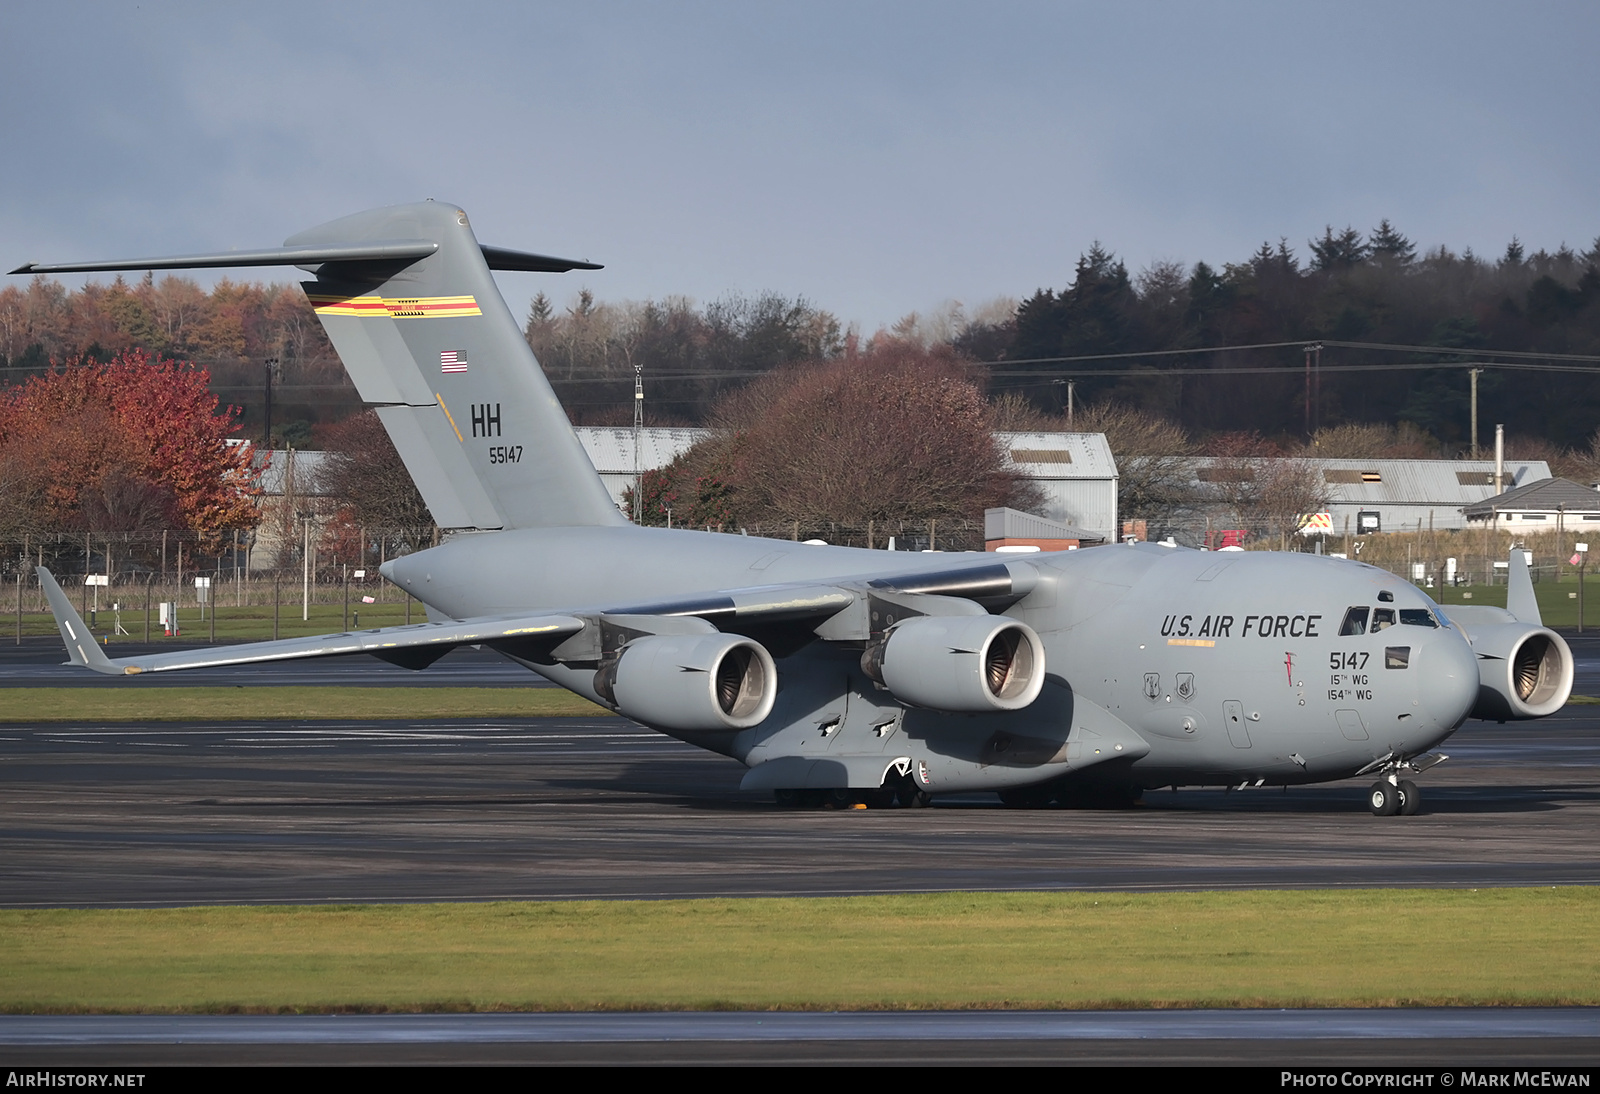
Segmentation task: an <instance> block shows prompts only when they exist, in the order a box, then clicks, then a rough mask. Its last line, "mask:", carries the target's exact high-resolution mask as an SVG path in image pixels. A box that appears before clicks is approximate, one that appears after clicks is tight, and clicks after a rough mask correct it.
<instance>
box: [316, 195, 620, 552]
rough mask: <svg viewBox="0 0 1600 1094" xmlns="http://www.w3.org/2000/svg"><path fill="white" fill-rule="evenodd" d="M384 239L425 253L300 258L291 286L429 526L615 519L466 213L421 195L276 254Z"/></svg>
mask: <svg viewBox="0 0 1600 1094" xmlns="http://www.w3.org/2000/svg"><path fill="white" fill-rule="evenodd" d="M397 239H401V240H422V241H431V242H433V243H437V244H438V247H437V249H436V250H434V251H432V252H431V253H429V254H427V255H425V256H424V257H422V258H414V257H407V256H402V257H400V258H396V259H392V260H391V259H383V258H379V259H358V260H354V261H331V262H323V263H320V264H317V265H311V264H307V265H306V267H305V268H306V269H309V270H311V271H312V272H314V273H315V274H316V280H315V281H309V282H306V283H305V286H304V287H305V291H306V295H307V296H308V297H309V298H310V300H311V304H312V306H313V307H314V308H315V309H316V312H317V317H318V318H319V319H320V320H322V324H323V326H324V327H325V328H326V329H327V331H328V337H329V338H330V339H332V341H333V345H334V348H335V349H336V350H337V351H338V353H339V357H340V358H341V359H342V360H343V362H344V365H345V368H346V369H347V370H349V373H350V378H351V379H352V380H353V381H354V382H355V385H356V389H357V390H358V391H359V392H360V393H361V398H362V399H363V400H364V401H366V402H367V403H370V404H374V405H376V406H377V408H378V416H379V417H380V418H381V419H382V420H383V424H384V426H385V428H387V429H388V431H389V436H390V437H391V438H393V440H394V444H395V447H396V448H397V449H399V451H400V458H401V459H402V460H404V461H405V465H406V469H407V470H408V471H409V472H410V473H411V477H412V479H413V480H415V482H416V484H417V489H418V490H420V491H421V493H422V497H423V500H425V501H426V502H427V503H428V508H429V509H430V510H432V512H433V517H434V521H435V522H436V523H437V524H439V525H440V526H441V527H444V528H484V529H490V528H533V527H549V526H559V525H617V524H625V523H627V522H626V520H625V519H624V518H623V517H622V515H621V514H620V513H619V512H617V508H616V506H615V505H614V504H613V503H612V501H611V498H610V495H609V494H608V493H607V492H606V488H605V486H604V484H603V483H602V482H601V481H600V476H599V475H597V474H596V473H595V470H594V466H593V465H592V464H591V463H590V462H589V458H588V456H587V455H585V453H584V451H583V448H582V446H581V445H580V444H579V443H578V439H577V437H576V436H574V434H573V432H572V428H571V426H570V424H569V423H568V421H567V416H566V414H565V413H564V412H563V411H562V409H561V405H560V403H558V402H557V401H556V397H555V393H554V392H553V391H552V390H551V389H550V385H549V383H548V382H547V381H546V380H545V378H544V373H543V371H542V370H541V369H540V368H539V364H538V362H537V361H536V360H535V359H534V356H533V351H532V350H530V349H529V348H528V343H527V342H526V341H525V340H524V338H523V336H522V331H521V329H520V328H519V327H518V325H517V323H516V320H515V319H513V318H512V315H511V312H510V311H509V310H508V309H507V307H506V304H505V301H504V300H503V299H502V298H501V296H500V290H499V288H498V287H497V286H496V285H495V282H494V276H493V275H492V274H491V273H490V272H489V264H488V262H487V261H486V259H485V252H484V249H483V248H482V247H481V246H480V245H479V243H478V241H477V239H476V238H475V237H474V236H473V233H472V228H471V226H470V225H469V224H468V222H467V215H466V213H464V212H462V211H461V210H460V209H459V208H457V207H456V206H454V205H451V204H449V203H447V202H431V201H430V202H422V203H419V204H416V205H399V206H394V207H392V208H388V209H374V210H372V211H370V212H365V213H358V214H356V215H354V216H349V217H344V218H342V219H339V220H335V221H330V222H329V223H327V224H323V225H321V226H319V227H316V228H312V229H310V230H308V231H305V232H301V233H300V234H299V235H296V236H293V237H291V238H290V239H289V240H287V241H286V242H285V247H288V248H300V249H304V250H306V251H308V252H316V251H318V250H322V251H328V250H330V249H333V248H338V247H353V246H354V245H358V244H363V243H372V242H374V241H382V240H397ZM508 253H509V252H508ZM530 257H532V256H530Z"/></svg>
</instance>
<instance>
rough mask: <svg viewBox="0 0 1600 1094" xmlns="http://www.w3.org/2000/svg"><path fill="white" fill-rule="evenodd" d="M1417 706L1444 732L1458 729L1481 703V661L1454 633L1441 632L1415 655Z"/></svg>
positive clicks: (1423, 645) (1412, 659) (1413, 666)
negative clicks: (1468, 714)
mask: <svg viewBox="0 0 1600 1094" xmlns="http://www.w3.org/2000/svg"><path fill="white" fill-rule="evenodd" d="M1411 671H1412V672H1414V673H1416V681H1417V706H1418V708H1419V710H1420V711H1421V713H1422V715H1423V717H1424V718H1426V719H1428V720H1431V721H1432V722H1433V723H1434V724H1435V725H1437V726H1438V727H1439V728H1441V729H1445V730H1450V729H1454V728H1455V727H1456V726H1457V725H1459V724H1460V723H1461V720H1462V719H1464V718H1465V717H1466V716H1467V713H1468V712H1469V711H1470V710H1472V708H1473V706H1474V705H1475V704H1476V703H1477V701H1478V658H1477V655H1475V654H1474V653H1473V652H1472V647H1471V646H1470V645H1468V644H1467V640H1466V639H1465V638H1463V637H1462V636H1461V634H1460V633H1459V632H1457V631H1454V630H1445V631H1440V632H1437V633H1436V634H1435V635H1433V636H1432V638H1431V640H1430V641H1427V642H1423V643H1421V644H1420V646H1419V648H1417V649H1415V650H1414V651H1413V652H1412V654H1411Z"/></svg>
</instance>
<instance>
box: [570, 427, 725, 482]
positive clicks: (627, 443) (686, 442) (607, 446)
mask: <svg viewBox="0 0 1600 1094" xmlns="http://www.w3.org/2000/svg"><path fill="white" fill-rule="evenodd" d="M572 431H573V432H574V433H576V434H577V435H578V440H579V442H581V443H582V445H583V450H584V451H585V452H587V453H588V454H589V462H590V463H592V464H594V469H595V470H596V471H598V472H600V473H601V474H602V475H631V474H633V471H634V462H633V427H632V426H600V425H580V426H574V427H573V430H572ZM710 433H711V431H710V430H709V429H689V428H672V427H663V426H651V427H649V428H647V429H641V430H640V431H639V457H640V458H639V464H638V466H639V469H640V470H642V471H651V470H654V469H655V468H658V467H665V466H667V464H669V463H671V462H672V461H673V460H674V459H676V458H677V457H678V456H680V455H682V454H683V453H685V452H687V451H688V450H689V449H690V448H692V447H694V444H695V442H696V441H699V440H702V439H703V438H705V437H707V436H709V435H710Z"/></svg>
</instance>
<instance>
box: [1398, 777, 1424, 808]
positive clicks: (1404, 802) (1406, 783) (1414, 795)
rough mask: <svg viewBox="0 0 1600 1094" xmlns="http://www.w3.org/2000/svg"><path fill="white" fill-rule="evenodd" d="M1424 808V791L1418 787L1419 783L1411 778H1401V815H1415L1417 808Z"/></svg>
mask: <svg viewBox="0 0 1600 1094" xmlns="http://www.w3.org/2000/svg"><path fill="white" fill-rule="evenodd" d="M1421 808H1422V792H1421V791H1420V790H1418V789H1417V784H1416V783H1414V782H1412V781H1411V780H1410V779H1401V780H1400V815H1401V816H1402V817H1414V816H1416V815H1417V810H1419V809H1421Z"/></svg>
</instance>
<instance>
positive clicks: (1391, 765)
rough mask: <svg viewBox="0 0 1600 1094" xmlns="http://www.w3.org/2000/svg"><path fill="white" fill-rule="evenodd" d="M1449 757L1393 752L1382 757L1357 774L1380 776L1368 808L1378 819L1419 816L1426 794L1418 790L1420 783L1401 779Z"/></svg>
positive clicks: (1368, 795)
mask: <svg viewBox="0 0 1600 1094" xmlns="http://www.w3.org/2000/svg"><path fill="white" fill-rule="evenodd" d="M1449 758H1450V757H1449V756H1446V755H1445V754H1444V753H1443V752H1429V753H1427V754H1426V755H1423V756H1411V757H1406V756H1403V755H1400V754H1399V753H1395V752H1391V753H1389V754H1388V755H1387V756H1379V757H1378V758H1377V759H1376V760H1373V761H1372V762H1371V763H1370V764H1368V765H1367V766H1366V767H1363V768H1362V769H1361V770H1360V771H1357V772H1356V774H1357V775H1372V774H1376V775H1377V776H1378V781H1377V782H1375V783H1373V784H1372V789H1370V790H1368V791H1367V808H1368V809H1371V810H1372V815H1373V816H1374V817H1397V816H1398V817H1413V816H1416V814H1417V810H1419V809H1421V808H1422V792H1421V791H1419V790H1418V789H1417V784H1416V783H1414V782H1412V781H1411V780H1410V779H1402V778H1401V777H1400V776H1401V775H1402V774H1412V775H1420V774H1422V773H1423V772H1424V771H1426V770H1428V769H1429V768H1430V767H1433V766H1434V765H1435V764H1441V763H1444V761H1446V760H1448V759H1449Z"/></svg>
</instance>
